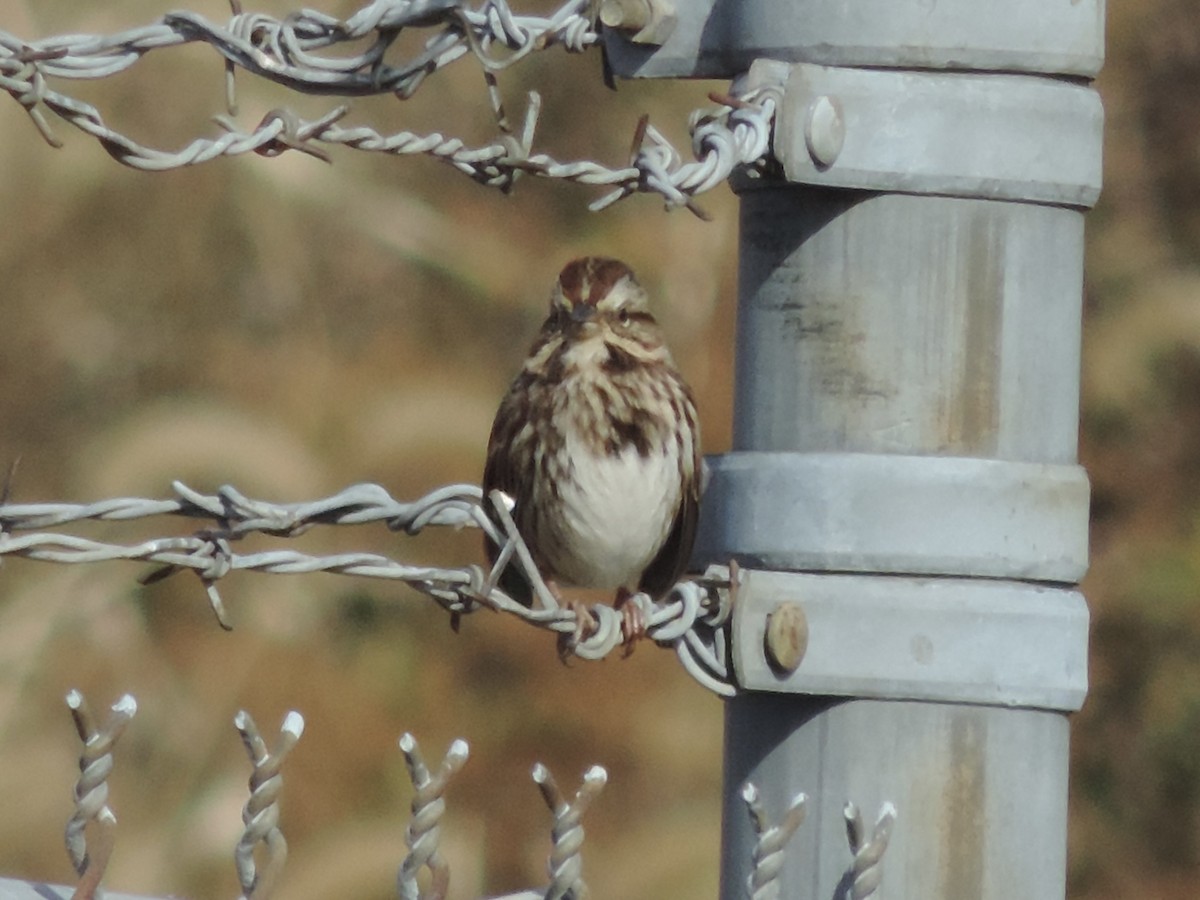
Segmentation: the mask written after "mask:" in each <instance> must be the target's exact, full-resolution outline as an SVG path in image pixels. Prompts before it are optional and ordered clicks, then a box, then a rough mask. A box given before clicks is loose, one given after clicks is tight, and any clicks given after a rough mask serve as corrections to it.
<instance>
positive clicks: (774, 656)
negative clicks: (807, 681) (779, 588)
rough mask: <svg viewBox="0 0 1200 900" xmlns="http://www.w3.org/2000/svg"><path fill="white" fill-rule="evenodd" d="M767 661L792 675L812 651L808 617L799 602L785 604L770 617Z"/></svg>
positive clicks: (782, 672) (772, 666)
mask: <svg viewBox="0 0 1200 900" xmlns="http://www.w3.org/2000/svg"><path fill="white" fill-rule="evenodd" d="M764 643H765V649H766V655H767V662H768V663H769V664H770V666H771V668H772V669H774V670H775V672H776V673H778V674H780V675H791V674H792V673H793V672H795V671H796V669H798V668H799V667H800V661H801V660H802V659H804V653H805V651H806V650H808V619H807V617H806V616H805V615H804V610H803V609H801V608H800V604H798V603H781V604H779V606H777V607H776V608H775V610H774V611H773V612H771V613H770V614H769V615H768V616H767V632H766V636H765V639H764Z"/></svg>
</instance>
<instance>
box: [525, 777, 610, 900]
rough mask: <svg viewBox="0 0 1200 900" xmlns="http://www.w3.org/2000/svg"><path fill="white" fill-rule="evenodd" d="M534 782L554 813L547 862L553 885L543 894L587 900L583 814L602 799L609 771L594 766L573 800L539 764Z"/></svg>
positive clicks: (547, 899)
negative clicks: (584, 873) (593, 803)
mask: <svg viewBox="0 0 1200 900" xmlns="http://www.w3.org/2000/svg"><path fill="white" fill-rule="evenodd" d="M533 780H534V782H535V783H536V784H537V786H538V788H539V789H540V790H541V792H542V799H543V800H545V801H546V806H547V807H548V808H549V809H550V812H551V813H553V814H554V825H553V827H552V828H551V831H550V833H551V839H552V841H553V846H552V847H551V850H550V858H549V860H548V861H547V870H548V871H549V873H550V884H549V885H548V886H547V888H546V892H545V894H544V895H543V897H544V898H545V900H561V898H563V897H567V896H569V897H570V898H571V900H587V896H588V889H587V884H586V883H585V882H584V880H583V856H582V853H581V851H582V849H583V838H584V833H583V825H582V819H583V814H584V813H585V812H587V809H588V807H589V806H591V804H592V801H593V800H595V799H596V797H597V796H599V794H600V792H601V791H602V790H603V789H604V785H605V784H606V783H607V782H608V772H607V771H605V769H604V768H603V767H602V766H592V767H591V768H590V769H588V771H587V772H586V773H584V776H583V784H582V785H581V786H580V788H579V790H578V791H576V792H575V796H574V798H573V799H571V800H569V801H568V800H567V798H566V796H565V795H564V794H563V792H562V791H561V790H560V789H559V787H558V784H557V783H556V782H555V780H554V776H553V775H552V774H551V773H550V770H549V769H548V768H547V767H546V766H544V765H542V764H541V763H537V764H536V765H535V766H534V767H533Z"/></svg>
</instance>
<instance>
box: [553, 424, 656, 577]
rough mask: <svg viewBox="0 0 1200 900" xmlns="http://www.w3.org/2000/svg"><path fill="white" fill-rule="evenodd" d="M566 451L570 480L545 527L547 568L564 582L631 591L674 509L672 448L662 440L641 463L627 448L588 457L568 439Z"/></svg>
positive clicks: (584, 448)
mask: <svg viewBox="0 0 1200 900" xmlns="http://www.w3.org/2000/svg"><path fill="white" fill-rule="evenodd" d="M566 449H567V451H568V453H569V454H570V458H571V465H572V469H573V475H574V477H573V478H572V479H568V480H567V483H564V484H562V485H560V488H559V489H560V491H561V494H562V500H563V503H562V506H561V511H560V515H557V516H555V517H554V521H552V522H547V523H545V524H546V525H547V526H549V528H548V530H549V531H550V532H551V534H550V535H547V536H548V537H550V538H551V540H550V541H548V542H547V544H548V545H549V546H548V547H547V549H548V550H549V551H550V552H549V553H547V557H548V559H547V562H549V563H550V566H551V568H553V570H554V571H555V573H556V574H557V576H558V577H559V578H560V579H561V580H563V581H564V582H566V583H568V584H572V585H576V586H579V587H591V588H603V589H606V590H612V589H616V588H618V587H622V586H625V587H630V588H635V587H636V586H637V581H638V579H639V577H640V576H641V573H642V570H643V569H645V568H646V566H647V565H648V564H649V563H650V561H651V560H652V559H654V556H655V554H657V553H658V551H659V549H660V548H661V547H662V545H663V542H664V541H665V540H666V537H667V534H668V532H669V530H670V527H671V523H672V521H673V520H674V518H675V514H676V511H677V510H678V508H679V500H680V497H679V474H678V469H679V459H678V453H679V450H678V446H677V445H676V444H675V442H674V441H668V442H667V443H666V446H664V447H661V448H657V449H656V451H652V452H651V453H650V454H649V455H647V456H644V457H643V456H639V455H638V453H637V451H636V450H635V449H634V448H633V447H626V448H625V450H624V451H623V452H622V453H621V454H619V455H615V456H608V455H595V454H593V453H592V451H591V450H590V449H589V448H588V447H587V446H586V445H585V444H584V443H583V442H582V441H581V440H580V439H579V438H578V437H577V436H576V435H574V434H571V433H568V434H567V435H566Z"/></svg>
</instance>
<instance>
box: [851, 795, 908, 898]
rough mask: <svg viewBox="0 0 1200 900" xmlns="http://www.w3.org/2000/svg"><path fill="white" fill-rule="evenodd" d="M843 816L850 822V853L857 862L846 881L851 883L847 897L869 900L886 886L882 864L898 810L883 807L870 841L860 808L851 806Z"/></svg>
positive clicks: (852, 865)
mask: <svg viewBox="0 0 1200 900" xmlns="http://www.w3.org/2000/svg"><path fill="white" fill-rule="evenodd" d="M843 815H844V816H845V818H846V837H847V839H848V840H849V842H850V852H851V853H853V854H854V862H853V863H851V865H850V869H849V871H847V872H846V875H845V878H844V879H843V880H844V881H847V882H849V891H848V892H847V893H846V896H847V897H849V898H852V900H867V898H868V897H871V896H873V895H874V894H875V892H876V891H878V890H879V885H880V884H881V883H882V882H883V869H882V865H881V864H882V862H883V854H884V851H886V850H887V846H888V840H889V839H890V838H891V836H892V825H893V824H894V823H895V821H896V807H895V806H893V805H892V804H891V803H884V804H883V807H882V808H881V809H880V811H879V818H877V819H876V820H875V828H874V830H873V831H872V832H871V837H870V839H868V838H867V832H866V826H865V825H864V824H863V819H862V814H861V813H860V812H859V811H858V807H857V806H855V805H854V804H853V803H847V804H846V808H845V810H844V811H843Z"/></svg>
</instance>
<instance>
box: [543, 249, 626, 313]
mask: <svg viewBox="0 0 1200 900" xmlns="http://www.w3.org/2000/svg"><path fill="white" fill-rule="evenodd" d="M622 278H630V279H632V278H633V272H632V271H631V270H630V268H629V266H627V265H625V263H623V262H621V261H620V260H619V259H611V258H609V257H606V256H585V257H582V258H580V259H576V260H573V261H572V262H569V263H567V265H566V267H565V268H564V269H563V270H562V274H560V275H559V276H558V284H559V286H560V287H561V288H562V292H563V296H564V297H566V298H567V299H568V300H570V301H571V303H572V304H575V303H586V304H588V305H591V306H595V305H596V304H597V303H599V302H600V301H601V300H602V299H604V297H605V296H606V295H607V294H608V292H609V291H610V290H611V289H612V286H613V285H614V284H616V283H617V282H618V281H620V280H621V279H622Z"/></svg>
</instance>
